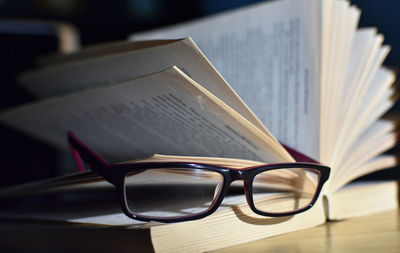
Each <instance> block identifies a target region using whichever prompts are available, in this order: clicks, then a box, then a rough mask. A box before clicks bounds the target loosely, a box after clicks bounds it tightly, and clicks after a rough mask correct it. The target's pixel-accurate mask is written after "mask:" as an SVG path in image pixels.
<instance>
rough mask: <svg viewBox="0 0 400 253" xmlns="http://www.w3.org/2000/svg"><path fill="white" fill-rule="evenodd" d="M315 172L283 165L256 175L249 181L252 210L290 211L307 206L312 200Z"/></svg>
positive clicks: (316, 178)
mask: <svg viewBox="0 0 400 253" xmlns="http://www.w3.org/2000/svg"><path fill="white" fill-rule="evenodd" d="M318 181H319V171H318V170H313V169H304V168H283V169H276V170H269V171H265V172H262V173H260V174H257V176H256V177H255V178H254V182H253V190H252V193H253V201H254V205H255V207H256V209H258V210H259V211H262V212H268V213H276V214H279V213H285V212H293V211H296V210H299V209H302V208H305V207H307V206H308V205H309V204H310V203H311V201H312V200H313V198H314V196H315V194H316V192H317V188H318Z"/></svg>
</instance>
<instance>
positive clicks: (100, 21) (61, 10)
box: [0, 0, 400, 187]
mask: <svg viewBox="0 0 400 253" xmlns="http://www.w3.org/2000/svg"><path fill="white" fill-rule="evenodd" d="M255 2H259V1H255V0H253V1H250V0H247V1H246V0H236V1H235V0H219V1H213V0H190V1H176V0H170V1H165V0H118V1H117V0H116V1H102V0H83V1H79V0H0V71H1V81H0V85H1V88H0V110H4V109H6V108H9V107H12V106H15V105H18V104H21V103H25V102H29V101H32V100H33V99H32V98H31V97H30V96H29V94H26V93H25V92H24V91H23V90H22V89H20V88H19V87H18V85H17V79H16V77H17V76H18V74H19V73H21V72H22V71H23V70H26V69H29V68H32V67H34V66H35V60H36V58H37V57H38V56H40V55H44V54H48V53H52V52H55V51H56V49H57V39H56V37H54V36H52V35H49V33H48V32H46V31H43V29H41V28H35V29H32V30H29V29H28V31H24V30H18V29H16V28H15V27H13V26H12V25H10V23H9V22H6V20H12V21H15V20H40V21H63V22H68V23H71V24H73V25H75V26H76V28H77V29H78V30H79V33H80V42H81V44H82V45H83V46H85V45H90V44H95V43H101V42H105V41H114V40H124V39H126V38H127V36H128V35H129V34H130V33H133V32H136V31H141V30H147V29H151V28H156V27H160V26H164V25H169V24H174V23H178V22H182V21H186V20H190V19H194V18H198V17H201V16H205V15H209V14H213V13H217V12H220V11H223V10H227V9H232V8H235V7H239V6H243V5H248V4H251V3H255ZM351 2H352V3H353V4H355V5H357V6H358V7H360V9H361V10H362V16H361V21H360V26H376V27H377V28H378V31H379V32H380V33H382V34H384V35H385V43H386V44H390V45H392V51H391V53H390V55H389V56H388V58H387V59H386V61H385V64H386V65H388V66H393V67H398V66H400V29H399V28H398V27H397V26H398V25H399V24H400V17H399V11H400V1H396V0H385V1H377V0H353V1H351ZM11 24H12V22H11ZM17 31H19V32H17ZM0 140H1V144H2V145H1V148H0V166H1V168H0V169H1V175H2V176H1V177H0V187H3V186H7V185H12V184H16V183H21V182H27V181H31V180H36V179H42V178H46V177H51V176H55V175H56V174H59V173H60V168H64V167H70V166H72V163H71V161H70V160H68V159H67V160H66V158H65V156H61V155H60V154H58V153H57V152H56V151H55V150H53V149H52V148H51V147H48V146H46V145H45V144H41V143H38V142H37V141H35V140H34V139H32V138H30V137H28V136H23V135H21V134H20V133H17V132H14V131H13V130H12V129H6V128H5V127H3V126H0ZM393 151H394V152H397V149H395V150H393ZM71 170H73V169H71ZM399 175H400V173H399V172H397V170H396V169H391V170H387V171H383V172H380V173H376V174H374V175H372V176H369V178H389V177H392V178H393V177H397V178H398V177H399Z"/></svg>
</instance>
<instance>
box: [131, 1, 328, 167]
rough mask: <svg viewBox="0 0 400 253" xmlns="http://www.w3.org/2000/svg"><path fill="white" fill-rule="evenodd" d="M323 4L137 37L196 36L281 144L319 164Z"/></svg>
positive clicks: (238, 14)
mask: <svg viewBox="0 0 400 253" xmlns="http://www.w3.org/2000/svg"><path fill="white" fill-rule="evenodd" d="M321 18H322V13H321V1H314V0H295V1H294V0H283V1H274V2H269V3H262V4H258V5H254V6H251V7H245V8H241V9H239V10H234V11H230V12H226V13H223V14H221V15H215V16H211V17H207V18H205V19H200V20H197V21H194V22H189V23H185V24H183V25H177V26H174V27H168V28H165V29H159V30H155V31H151V32H145V33H141V34H134V35H132V37H131V39H135V40H139V39H166V38H179V37H187V36H191V37H192V38H193V39H194V41H195V42H196V44H197V45H198V46H199V48H200V49H201V50H202V51H203V52H204V54H205V55H206V56H207V58H208V59H209V60H210V61H211V62H212V63H213V65H214V66H215V67H216V69H217V70H218V71H219V72H220V73H221V74H222V76H223V77H224V78H226V80H227V81H228V82H229V84H230V85H231V86H232V87H233V89H234V90H235V91H236V92H237V93H238V94H239V96H240V97H241V98H242V99H243V100H244V102H245V103H246V104H247V105H248V106H249V107H250V109H251V110H252V111H253V112H254V113H255V114H256V115H257V116H258V117H259V118H260V120H261V121H262V123H264V125H265V126H266V127H267V128H268V129H269V130H270V131H271V132H272V134H273V135H274V136H275V137H276V138H277V139H278V140H280V141H281V142H283V143H285V144H288V145H289V146H291V147H293V148H295V149H297V150H301V151H302V152H304V153H305V154H307V155H309V156H311V157H313V158H316V159H319V108H320V106H319V103H320V95H319V85H320V82H319V81H320V80H319V78H320V71H319V66H320V41H321V32H320V31H321Z"/></svg>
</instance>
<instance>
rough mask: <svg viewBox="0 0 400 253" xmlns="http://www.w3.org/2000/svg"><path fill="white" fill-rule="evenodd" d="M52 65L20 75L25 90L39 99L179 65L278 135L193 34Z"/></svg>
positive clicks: (96, 50) (91, 52)
mask: <svg viewBox="0 0 400 253" xmlns="http://www.w3.org/2000/svg"><path fill="white" fill-rule="evenodd" d="M50 63H53V65H52V66H50V67H45V68H40V69H37V70H34V71H30V72H27V73H25V74H24V75H23V76H22V77H21V78H20V81H21V83H22V85H23V86H24V88H25V89H27V90H28V91H30V92H31V93H32V94H34V95H35V96H36V97H39V98H47V97H52V96H56V95H62V94H66V93H70V92H76V91H79V90H83V89H89V88H95V87H100V86H107V85H112V84H115V83H118V82H122V81H126V80H129V79H132V78H137V77H139V76H143V75H148V74H151V73H154V72H158V71H161V70H163V69H166V68H169V67H171V66H177V67H179V68H180V69H181V70H182V71H184V72H185V73H186V74H187V75H189V76H190V77H191V78H192V79H194V80H195V81H196V82H198V83H200V84H201V85H202V86H203V87H204V88H206V89H207V90H208V91H210V92H211V93H213V94H214V95H215V96H217V97H218V98H220V99H221V100H222V101H224V102H225V103H226V104H228V105H229V106H230V107H232V108H233V109H234V110H236V111H237V112H238V113H239V114H241V115H242V116H243V117H245V118H246V119H248V120H249V121H250V122H252V123H253V124H254V125H256V126H257V127H258V128H259V129H261V130H262V131H264V132H265V133H266V134H267V135H268V138H270V139H272V140H273V139H274V138H273V137H272V135H271V134H270V133H269V131H268V130H267V129H266V128H265V127H264V126H263V124H262V123H261V122H260V121H259V120H258V119H257V117H256V116H255V115H254V114H253V113H252V112H251V111H250V110H249V108H248V107H247V106H246V105H245V104H244V103H243V102H242V100H241V99H240V98H239V97H238V96H237V95H236V93H235V92H234V91H233V90H232V88H231V87H230V86H229V85H228V84H227V83H226V81H225V80H224V79H223V78H222V77H221V76H220V75H219V74H218V72H216V70H215V69H214V67H213V66H212V65H211V63H209V62H208V60H207V59H206V58H205V57H204V55H203V54H202V52H201V51H200V50H199V49H198V48H197V46H196V44H195V43H194V42H193V41H192V40H191V39H190V38H188V39H180V40H169V41H168V40H162V41H147V42H145V41H142V42H130V43H129V42H116V43H110V44H107V45H103V46H94V47H92V48H88V49H85V50H82V51H80V52H78V53H76V54H72V55H70V56H65V57H60V58H55V59H53V60H52V61H50V62H49V64H50ZM105 70H107V71H105Z"/></svg>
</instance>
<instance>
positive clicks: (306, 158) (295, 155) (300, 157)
mask: <svg viewBox="0 0 400 253" xmlns="http://www.w3.org/2000/svg"><path fill="white" fill-rule="evenodd" d="M282 146H283V147H284V148H285V149H286V151H287V152H289V154H290V155H291V156H292V157H293V158H294V160H296V162H308V163H317V164H321V163H320V162H318V161H317V160H314V159H312V158H311V157H309V156H307V155H305V154H303V153H301V152H299V151H297V150H295V149H293V148H291V147H289V146H287V145H285V144H283V143H282Z"/></svg>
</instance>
